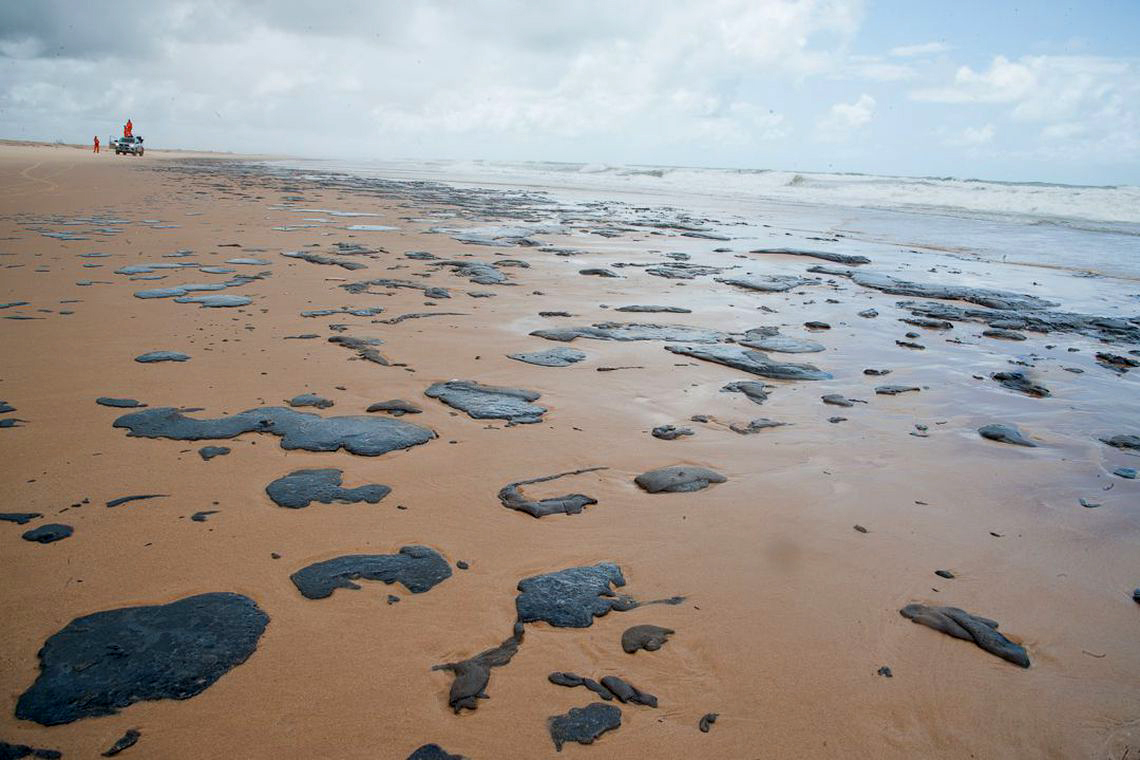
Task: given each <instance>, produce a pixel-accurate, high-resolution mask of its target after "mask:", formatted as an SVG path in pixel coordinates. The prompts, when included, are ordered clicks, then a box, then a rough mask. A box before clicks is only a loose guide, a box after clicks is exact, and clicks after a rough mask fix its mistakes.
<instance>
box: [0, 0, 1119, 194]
mask: <svg viewBox="0 0 1140 760" xmlns="http://www.w3.org/2000/svg"><path fill="white" fill-rule="evenodd" d="M1016 5H1018V6H1020V9H1018V8H1016V7H1014V3H1010V2H1001V0H993V1H992V2H972V1H968V0H967V1H964V0H958V1H956V2H926V1H924V0H917V1H916V0H906V1H905V2H904V1H894V0H892V1H890V2H880V1H877V0H865V1H864V0H696V1H693V2H685V1H682V0H677V1H672V0H607V1H605V2H593V1H589V0H582V1H580V2H575V1H574V0H561V1H555V0H549V1H547V0H529V2H523V1H515V0H453V1H451V2H444V1H443V0H424V1H422V2H416V1H414V0H401V1H400V2H395V1H387V0H335V2H323V3H313V2H301V0H246V1H244V2H239V1H237V0H193V1H191V2H174V1H171V2H163V0H137V1H136V0H114V1H113V2H99V1H98V0H96V1H94V2H92V1H90V0H84V1H83V2H77V1H75V0H72V1H68V0H0V137H8V138H32V139H48V140H54V139H62V140H65V141H67V142H84V141H89V140H90V139H91V137H92V136H93V135H94V134H96V133H97V134H99V135H100V136H102V137H103V138H104V139H105V138H106V136H107V135H110V134H112V133H116V132H117V131H118V130H119V129H120V125H121V124H122V122H123V121H125V120H126V119H127V118H128V117H129V118H131V119H133V121H134V124H135V128H136V132H138V133H139V134H143V135H145V136H146V138H147V142H148V144H149V145H151V146H153V147H160V146H162V147H184V148H198V149H207V150H230V151H247V152H249V151H258V152H285V153H291V154H296V155H305V156H316V157H357V158H378V159H385V158H403V157H415V158H460V159H467V158H482V159H504V160H516V159H518V160H552V161H582V162H589V163H594V162H604V163H611V164H617V163H654V164H669V165H691V166H731V167H744V168H778V169H795V170H808V171H811V170H838V171H860V172H873V173H891V174H911V175H937V176H946V175H950V176H958V177H982V178H993V179H1009V180H1041V181H1060V182H1071V183H1081V184H1111V183H1127V184H1140V42H1138V41H1137V40H1138V37H1140V35H1138V31H1140V1H1138V0H1120V1H1119V2H1096V1H1095V0H1090V1H1089V2H1076V1H1075V0H1074V2H1072V3H1062V2H1050V1H1048V0H1034V1H1033V2H1022V3H1017V4H1016Z"/></svg>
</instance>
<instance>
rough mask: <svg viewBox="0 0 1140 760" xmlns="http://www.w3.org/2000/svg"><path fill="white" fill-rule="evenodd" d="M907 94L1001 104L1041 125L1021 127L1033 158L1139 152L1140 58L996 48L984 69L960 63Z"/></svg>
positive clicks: (1107, 158) (1137, 155) (1016, 118)
mask: <svg viewBox="0 0 1140 760" xmlns="http://www.w3.org/2000/svg"><path fill="white" fill-rule="evenodd" d="M911 98H912V99H914V100H916V101H920V102H927V103H943V104H951V105H970V106H973V107H975V108H989V109H990V110H991V111H994V110H997V109H1000V111H998V113H1002V114H1004V115H1005V116H1006V117H1008V118H1009V119H1011V120H1012V121H1013V122H1014V123H1017V122H1021V123H1024V124H1027V125H1028V124H1037V125H1041V127H1040V131H1039V132H1036V134H1035V133H1034V132H1030V131H1029V130H1028V127H1025V128H1023V133H1024V136H1025V139H1023V140H1022V141H1021V145H1020V147H1019V148H1018V152H1019V153H1020V154H1023V155H1027V156H1033V157H1036V158H1038V159H1042V160H1049V161H1056V160H1065V161H1067V162H1071V161H1088V160H1097V161H1101V162H1108V163H1111V162H1118V161H1136V160H1138V159H1140V137H1138V136H1137V132H1136V130H1137V125H1140V63H1138V62H1137V61H1136V60H1134V59H1126V58H1106V57H1102V56H1049V55H1037V56H1024V57H1022V58H1019V59H1017V60H1016V61H1013V60H1010V59H1008V58H1006V57H1005V56H1000V55H999V56H996V57H994V59H993V61H992V62H991V64H990V66H989V68H988V69H985V70H981V71H975V70H974V69H972V68H970V67H969V66H962V67H960V68H959V69H958V70H957V72H956V73H955V75H954V80H953V82H952V83H950V84H949V85H945V86H941V87H934V88H928V89H920V90H916V91H914V92H912V93H911ZM979 136H980V135H979ZM1035 136H1040V138H1041V140H1042V142H1041V143H1040V144H1036V143H1035V142H1034V141H1033V140H1032V139H1031V137H1035Z"/></svg>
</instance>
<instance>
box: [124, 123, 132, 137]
mask: <svg viewBox="0 0 1140 760" xmlns="http://www.w3.org/2000/svg"><path fill="white" fill-rule="evenodd" d="M134 128H135V125H134V124H131V120H130V119H127V123H126V124H124V125H123V137H130V136H131V130H133V129H134Z"/></svg>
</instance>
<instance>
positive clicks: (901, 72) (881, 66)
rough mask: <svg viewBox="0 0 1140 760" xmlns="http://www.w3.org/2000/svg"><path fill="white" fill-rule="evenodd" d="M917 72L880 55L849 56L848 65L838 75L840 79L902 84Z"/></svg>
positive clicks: (907, 65) (906, 65)
mask: <svg viewBox="0 0 1140 760" xmlns="http://www.w3.org/2000/svg"><path fill="white" fill-rule="evenodd" d="M916 74H917V72H916V71H915V69H914V67H913V66H911V65H910V64H906V63H896V62H894V61H888V60H884V59H883V57H882V56H878V55H852V56H848V58H847V61H846V64H845V65H844V66H843V67H842V68H841V69H840V70H839V71H838V72H837V73H836V77H837V78H840V79H851V78H854V79H869V80H871V81H875V82H901V81H903V80H907V79H913V78H914V77H915V76H916Z"/></svg>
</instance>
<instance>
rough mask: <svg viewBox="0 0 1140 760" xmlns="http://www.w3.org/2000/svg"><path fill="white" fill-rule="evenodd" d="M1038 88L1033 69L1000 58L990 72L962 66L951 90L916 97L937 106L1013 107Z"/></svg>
mask: <svg viewBox="0 0 1140 760" xmlns="http://www.w3.org/2000/svg"><path fill="white" fill-rule="evenodd" d="M1036 84H1037V77H1036V74H1035V72H1034V71H1033V70H1032V69H1031V68H1030V67H1029V66H1027V65H1026V64H1024V63H1014V62H1012V61H1010V60H1008V59H1007V58H1006V57H1005V56H1001V55H999V56H997V57H996V58H994V60H993V63H992V64H990V68H989V71H984V72H976V71H974V70H973V69H972V68H970V67H969V66H961V67H959V68H958V71H957V72H955V74H954V83H953V84H952V85H950V86H949V87H942V88H937V89H928V90H918V91H916V92H914V93H912V97H913V98H914V99H915V100H925V101H930V102H934V103H1009V102H1012V101H1015V100H1020V99H1022V98H1024V97H1026V96H1027V95H1028V94H1029V93H1031V92H1032V91H1033V89H1034V87H1035V86H1036Z"/></svg>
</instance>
